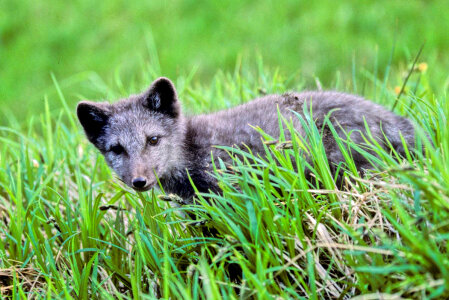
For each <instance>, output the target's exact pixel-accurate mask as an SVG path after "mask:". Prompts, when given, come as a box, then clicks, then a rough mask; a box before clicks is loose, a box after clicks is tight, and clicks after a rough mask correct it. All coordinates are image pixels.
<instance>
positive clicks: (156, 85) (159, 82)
mask: <svg viewBox="0 0 449 300" xmlns="http://www.w3.org/2000/svg"><path fill="white" fill-rule="evenodd" d="M151 90H153V91H154V90H159V91H162V92H164V91H166V92H167V91H171V92H172V93H173V94H176V89H175V85H174V84H173V82H172V81H171V80H170V79H168V78H167V77H159V78H158V79H156V80H155V81H153V83H152V84H151Z"/></svg>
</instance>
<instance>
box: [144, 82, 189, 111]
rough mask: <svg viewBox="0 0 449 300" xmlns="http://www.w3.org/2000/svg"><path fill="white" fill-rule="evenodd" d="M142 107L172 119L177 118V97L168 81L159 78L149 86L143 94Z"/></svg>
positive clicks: (178, 109) (178, 108)
mask: <svg viewBox="0 0 449 300" xmlns="http://www.w3.org/2000/svg"><path fill="white" fill-rule="evenodd" d="M144 106H145V107H147V108H149V109H151V110H153V111H157V112H160V113H163V114H166V115H168V116H169V117H172V118H176V117H178V116H179V113H180V107H179V103H178V96H177V94H176V89H175V87H174V85H173V83H172V82H171V81H170V79H168V78H165V77H160V78H158V79H156V80H155V81H154V82H153V83H152V84H151V86H150V88H149V90H148V91H147V92H146V93H145V99H144Z"/></svg>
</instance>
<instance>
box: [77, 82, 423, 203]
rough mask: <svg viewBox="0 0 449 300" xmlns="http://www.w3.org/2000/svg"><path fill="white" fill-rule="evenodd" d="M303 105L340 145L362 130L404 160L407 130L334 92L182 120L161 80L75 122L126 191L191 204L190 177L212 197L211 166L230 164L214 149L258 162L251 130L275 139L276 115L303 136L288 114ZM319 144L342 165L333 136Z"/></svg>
mask: <svg viewBox="0 0 449 300" xmlns="http://www.w3.org/2000/svg"><path fill="white" fill-rule="evenodd" d="M304 104H306V105H311V106H312V112H313V118H314V120H315V122H316V125H317V126H318V127H319V128H320V127H322V126H323V122H324V119H325V117H326V116H327V115H328V114H329V113H331V114H330V120H331V122H332V124H333V125H334V126H335V129H336V130H337V132H338V134H339V135H341V136H342V137H343V136H344V132H351V139H352V140H353V141H354V142H356V143H360V144H362V143H363V137H362V134H363V133H364V132H365V122H366V124H368V126H369V128H370V131H371V133H372V135H373V136H374V137H375V138H376V139H377V140H378V142H379V143H381V144H382V145H385V147H387V146H386V145H387V143H386V141H385V137H386V138H387V139H388V140H389V142H390V143H391V145H392V146H393V147H394V148H395V149H396V151H398V152H399V153H403V152H404V149H403V144H402V141H401V135H402V136H403V138H404V139H405V141H406V143H407V144H409V145H412V144H413V143H414V128H413V125H412V123H411V122H410V121H409V120H408V119H406V118H403V117H400V116H398V115H395V114H394V113H392V112H390V111H387V110H386V109H384V108H383V107H381V106H380V105H377V104H374V103H372V102H369V101H367V100H365V99H363V98H361V97H358V96H354V95H350V94H345V93H339V92H302V93H286V94H283V95H268V96H264V97H261V98H258V99H255V100H253V101H251V102H248V103H246V104H243V105H240V106H237V107H234V108H231V109H227V110H222V111H219V112H215V113H211V114H202V115H197V116H192V117H186V116H184V115H183V114H182V113H181V108H180V104H179V101H178V97H177V93H176V90H175V87H174V85H173V83H172V82H171V81H170V80H169V79H167V78H164V77H161V78H159V79H157V80H155V81H154V82H153V83H152V85H151V86H150V88H149V89H148V90H147V91H145V92H143V93H141V94H138V95H131V96H130V97H129V98H127V99H123V100H120V101H119V102H117V103H114V104H109V103H94V102H90V101H82V102H80V103H79V104H78V107H77V115H78V119H79V121H80V123H81V125H82V126H83V128H84V131H85V133H86V136H87V138H88V139H89V141H90V142H91V143H92V144H94V145H95V147H96V148H98V149H99V150H100V152H101V153H102V154H103V155H104V157H105V159H106V162H107V164H108V165H109V166H110V167H111V168H112V169H113V170H114V171H115V172H116V173H117V175H118V176H119V178H120V179H121V180H122V181H123V182H124V183H126V184H127V185H128V186H130V187H131V188H133V189H135V190H136V191H139V192H143V191H148V190H149V189H151V188H152V187H154V186H155V185H156V184H157V180H158V179H159V180H160V183H161V185H162V187H163V188H164V190H165V191H166V192H167V193H174V194H177V195H178V196H180V197H182V198H183V199H185V200H191V199H192V198H193V196H194V189H193V187H192V185H191V183H190V181H189V176H190V178H191V179H192V180H193V182H194V184H195V186H196V187H197V189H198V190H199V191H200V192H208V191H209V190H212V191H216V192H219V187H218V185H217V182H216V179H215V178H214V177H213V176H212V175H211V171H212V163H211V159H212V157H213V158H214V160H215V159H218V158H219V159H221V160H222V161H224V162H225V163H231V158H230V157H229V155H228V153H226V152H225V151H223V150H222V149H217V148H216V147H214V146H217V145H219V146H235V145H236V146H241V145H243V144H244V145H246V146H247V147H249V148H250V149H251V151H252V152H253V153H254V154H256V155H257V154H263V153H264V147H263V142H262V139H261V136H260V134H259V133H258V132H257V131H256V130H255V129H254V128H253V127H260V128H262V129H263V130H264V131H265V132H266V133H267V134H269V135H270V136H272V137H274V138H277V137H279V134H280V133H279V123H278V111H277V109H279V111H280V112H281V114H282V115H283V116H284V117H286V118H288V119H291V120H292V121H293V122H294V125H295V128H296V129H297V130H298V132H299V133H300V134H302V133H304V130H303V129H302V128H301V125H300V123H299V121H298V118H297V116H295V115H294V113H293V112H297V113H299V114H302V111H303V106H304ZM323 143H324V147H325V150H326V154H327V156H328V161H329V165H330V167H331V170H333V169H332V168H335V165H338V163H339V162H342V161H344V158H343V156H342V154H341V152H340V150H339V148H338V145H337V143H336V142H335V140H334V138H333V137H332V136H330V137H329V136H328V137H327V138H326V137H323ZM211 153H212V154H213V155H212V156H211ZM352 155H353V158H354V161H355V163H356V166H357V169H358V170H359V171H363V170H364V169H370V168H372V166H371V165H370V164H369V163H368V162H367V161H366V160H365V159H364V158H363V156H362V155H360V154H359V153H357V152H355V151H353V153H352Z"/></svg>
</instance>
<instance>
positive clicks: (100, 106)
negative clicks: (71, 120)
mask: <svg viewBox="0 0 449 300" xmlns="http://www.w3.org/2000/svg"><path fill="white" fill-rule="evenodd" d="M107 107H108V104H105V103H95V102H90V101H81V102H80V103H78V107H77V108H76V113H77V115H78V120H79V121H80V123H81V125H82V126H83V128H84V132H85V133H86V136H87V138H88V139H89V141H90V142H91V143H92V144H94V145H98V138H99V137H101V136H102V135H103V134H104V130H105V128H106V126H107V125H108V120H109V112H108V108H107Z"/></svg>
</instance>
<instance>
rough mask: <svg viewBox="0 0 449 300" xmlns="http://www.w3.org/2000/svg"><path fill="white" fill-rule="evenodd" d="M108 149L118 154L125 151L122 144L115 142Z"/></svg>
mask: <svg viewBox="0 0 449 300" xmlns="http://www.w3.org/2000/svg"><path fill="white" fill-rule="evenodd" d="M109 151H112V152H114V153H115V154H117V155H119V154H122V153H123V152H124V151H125V149H123V147H122V145H120V144H117V145H114V146H112V147H111V149H110V150H109Z"/></svg>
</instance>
